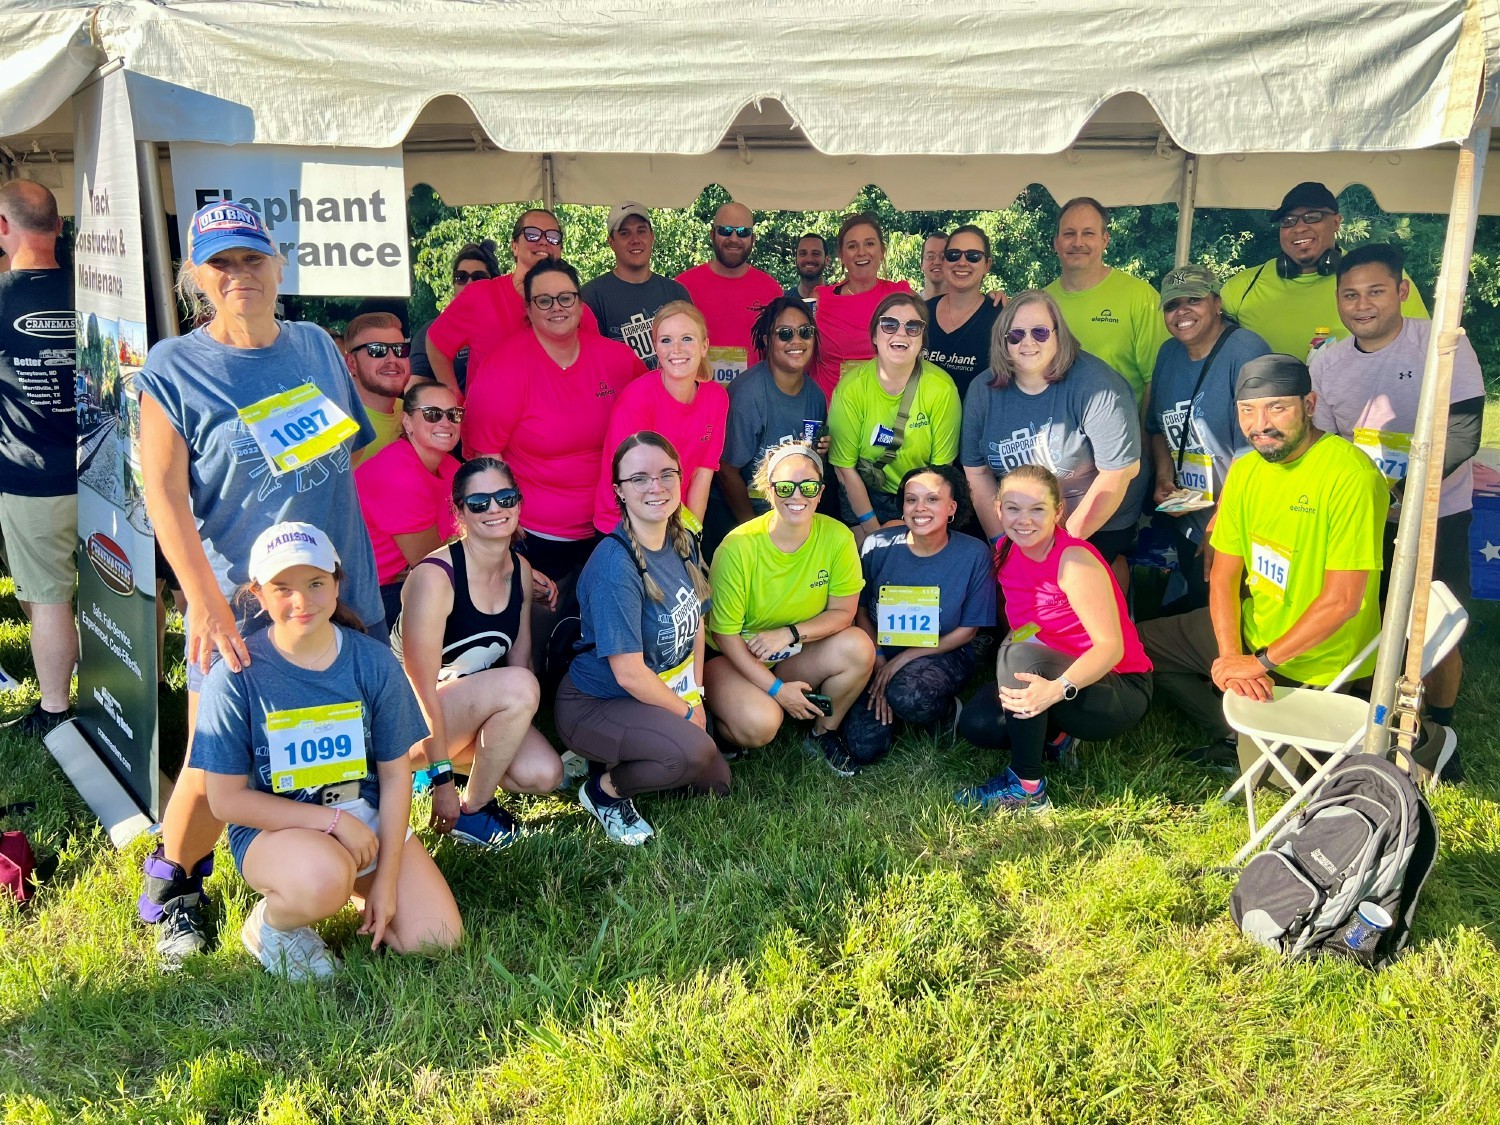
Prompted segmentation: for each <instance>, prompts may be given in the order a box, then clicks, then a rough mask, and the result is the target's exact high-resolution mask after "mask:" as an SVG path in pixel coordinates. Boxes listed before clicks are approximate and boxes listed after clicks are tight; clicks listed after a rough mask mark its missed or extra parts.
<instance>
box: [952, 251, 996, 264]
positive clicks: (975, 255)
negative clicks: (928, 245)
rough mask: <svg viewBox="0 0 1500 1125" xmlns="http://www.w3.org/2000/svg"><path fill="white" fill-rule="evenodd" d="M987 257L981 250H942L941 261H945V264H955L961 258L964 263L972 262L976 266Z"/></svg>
mask: <svg viewBox="0 0 1500 1125" xmlns="http://www.w3.org/2000/svg"><path fill="white" fill-rule="evenodd" d="M988 256H989V255H987V254H986V253H985V252H984V251H983V250H944V251H943V261H945V262H956V261H958V260H959V259H960V258H962V259H963V260H964V261H966V262H973V263H974V264H976V265H977V264H978V263H980V262H982V261H984V260H985V258H987V257H988Z"/></svg>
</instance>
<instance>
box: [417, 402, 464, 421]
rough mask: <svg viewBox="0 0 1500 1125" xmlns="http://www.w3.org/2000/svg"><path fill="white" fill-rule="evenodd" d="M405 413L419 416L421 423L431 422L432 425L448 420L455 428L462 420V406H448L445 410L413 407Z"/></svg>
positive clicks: (431, 407) (434, 407)
mask: <svg viewBox="0 0 1500 1125" xmlns="http://www.w3.org/2000/svg"><path fill="white" fill-rule="evenodd" d="M407 413H408V414H420V415H421V416H422V420H423V421H426V422H431V423H433V424H434V425H436V424H437V423H438V422H441V421H442V420H443V419H444V418H446V419H448V421H450V422H452V423H453V424H454V425H455V426H456V425H458V424H459V423H460V422H462V421H463V420H464V408H463V407H462V406H450V407H448V409H447V410H443V409H442V408H441V407H437V406H414V407H412V408H411V409H410V410H408V411H407Z"/></svg>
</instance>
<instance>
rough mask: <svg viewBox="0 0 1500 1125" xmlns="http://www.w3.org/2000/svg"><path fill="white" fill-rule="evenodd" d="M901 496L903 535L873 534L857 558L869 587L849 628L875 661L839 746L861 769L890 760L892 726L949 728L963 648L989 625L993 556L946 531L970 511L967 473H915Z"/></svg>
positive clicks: (969, 671)
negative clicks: (855, 626) (867, 644)
mask: <svg viewBox="0 0 1500 1125" xmlns="http://www.w3.org/2000/svg"><path fill="white" fill-rule="evenodd" d="M897 495H898V496H900V498H901V514H902V520H903V521H904V522H903V526H901V527H890V528H883V529H881V530H880V531H877V532H875V533H874V534H873V535H871V536H870V537H869V538H868V539H866V540H865V546H864V550H863V551H862V552H861V553H860V563H861V565H862V566H863V568H864V575H865V588H864V590H863V592H862V593H861V594H860V598H859V613H858V615H857V616H856V618H855V620H857V621H858V622H859V627H860V628H861V629H863V630H864V631H865V632H866V633H868V634H869V635H870V637H871V638H872V639H873V640H874V641H875V644H876V646H877V647H876V653H877V655H876V657H875V675H874V676H873V677H871V679H870V685H869V687H867V688H865V690H864V691H863V692H862V693H860V697H859V699H858V700H857V701H856V702H855V704H854V709H853V710H852V711H850V712H849V718H848V719H847V720H846V721H845V723H844V738H845V739H846V740H847V741H848V743H849V753H850V754H852V755H853V756H854V760H855V761H857V762H858V763H859V764H860V765H862V766H865V765H869V764H870V763H871V762H874V761H876V760H878V759H880V758H883V757H885V755H886V754H888V753H890V749H891V744H892V743H893V742H894V741H895V738H896V720H897V719H903V720H905V721H906V722H908V723H912V724H914V725H917V726H925V727H929V728H931V727H934V726H937V725H938V724H941V725H942V726H944V727H945V728H946V727H951V726H952V725H953V724H954V722H955V721H956V720H957V718H958V715H959V712H960V711H961V710H962V709H961V708H960V706H959V703H958V692H959V691H960V690H961V689H962V688H963V686H964V685H965V684H966V683H968V682H969V677H970V676H972V675H973V674H974V650H973V648H972V647H971V646H970V644H969V642H970V641H972V640H973V639H974V634H975V633H977V632H978V631H979V630H980V629H981V628H987V627H989V626H992V625H994V624H995V575H994V571H993V570H992V569H991V567H990V551H989V548H988V547H987V546H986V545H985V544H983V543H981V542H980V541H979V540H978V539H975V538H974V537H973V536H972V535H964V534H963V533H962V532H955V531H951V530H950V528H949V525H950V524H951V523H952V522H953V519H954V516H955V515H957V513H958V512H960V511H962V510H963V508H964V507H965V506H966V505H967V504H968V502H969V489H968V486H967V484H965V482H964V477H963V473H962V472H960V471H959V470H958V469H955V468H954V467H953V466H952V465H928V466H926V467H925V468H922V467H919V468H915V469H912V470H910V471H909V472H908V473H907V474H906V475H905V476H904V477H903V478H902V479H901V487H900V489H899V490H898V491H897Z"/></svg>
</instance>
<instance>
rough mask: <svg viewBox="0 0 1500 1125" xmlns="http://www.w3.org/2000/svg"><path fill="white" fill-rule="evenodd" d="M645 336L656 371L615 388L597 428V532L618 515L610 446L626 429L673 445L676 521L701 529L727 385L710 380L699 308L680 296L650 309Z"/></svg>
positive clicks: (720, 444) (720, 446) (725, 413)
mask: <svg viewBox="0 0 1500 1125" xmlns="http://www.w3.org/2000/svg"><path fill="white" fill-rule="evenodd" d="M651 337H652V342H653V343H654V345H655V347H656V360H657V370H656V371H655V372H649V371H648V372H647V373H646V374H645V376H643V377H642V378H640V379H637V380H636V381H635V382H634V383H632V384H630V386H628V387H626V388H625V390H624V391H622V392H621V394H620V401H619V402H618V403H617V404H616V405H615V412H614V414H612V415H611V416H610V420H609V429H608V430H607V431H605V435H604V453H603V456H602V457H601V465H602V467H601V469H600V471H599V486H598V488H597V489H596V490H595V493H594V527H595V528H597V529H598V530H599V532H600V533H601V534H604V535H608V534H609V533H610V532H611V531H613V530H614V529H615V528H616V526H618V525H619V522H620V508H619V505H618V504H616V503H615V482H614V474H613V466H612V460H613V454H612V451H613V450H615V449H618V448H619V445H620V443H621V442H622V441H624V440H625V439H626V438H627V437H629V436H630V435H631V434H634V433H640V432H641V431H642V430H652V431H654V432H656V433H658V434H661V435H662V436H663V437H665V438H666V439H667V440H668V441H669V442H671V443H672V446H673V447H674V448H675V449H676V450H678V452H679V454H680V456H681V460H682V507H683V521H684V522H685V523H686V524H687V526H688V527H689V529H690V530H692V531H694V532H698V531H700V530H701V529H702V526H703V513H704V510H705V509H706V508H707V507H708V490H709V486H710V485H712V484H713V479H714V474H715V473H716V472H718V471H719V456H720V454H722V453H723V452H724V427H725V424H726V422H727V421H728V418H729V392H728V391H726V390H725V389H724V388H723V387H722V386H720V385H719V384H718V383H715V382H714V381H713V368H712V367H711V366H710V365H709V362H708V324H707V322H706V321H705V320H704V319H703V314H702V313H701V312H699V311H698V310H697V308H695V307H694V306H693V305H692V304H691V303H690V302H688V301H669V302H668V303H667V304H665V305H663V306H662V307H661V308H660V309H658V310H657V311H656V320H655V322H654V324H653V325H652V328H651ZM689 516H691V519H689ZM695 524H696V526H694V525H695Z"/></svg>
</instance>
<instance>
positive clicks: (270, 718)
mask: <svg viewBox="0 0 1500 1125" xmlns="http://www.w3.org/2000/svg"><path fill="white" fill-rule="evenodd" d="M364 714H365V705H364V704H363V703H332V704H328V705H326V706H323V707H299V708H297V709H295V710H292V711H272V712H271V713H270V714H269V715H267V716H266V743H267V745H268V746H269V747H270V748H271V792H273V793H291V792H294V791H296V790H298V789H316V788H317V787H318V786H320V785H337V784H338V783H339V782H341V781H358V780H360V779H361V778H363V777H364V776H365V775H366V774H368V773H369V768H368V767H367V766H366V764H365V725H364Z"/></svg>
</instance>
